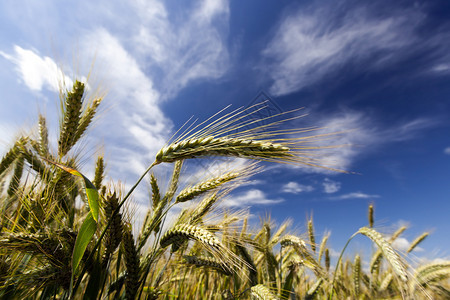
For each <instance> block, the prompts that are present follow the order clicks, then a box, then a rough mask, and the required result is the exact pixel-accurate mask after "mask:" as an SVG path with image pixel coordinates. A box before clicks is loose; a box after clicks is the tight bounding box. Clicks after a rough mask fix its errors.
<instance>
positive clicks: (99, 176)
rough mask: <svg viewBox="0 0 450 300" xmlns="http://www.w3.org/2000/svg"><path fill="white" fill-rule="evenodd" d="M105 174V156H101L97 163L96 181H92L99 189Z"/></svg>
mask: <svg viewBox="0 0 450 300" xmlns="http://www.w3.org/2000/svg"><path fill="white" fill-rule="evenodd" d="M104 176H105V161H104V159H103V156H99V157H98V158H97V162H96V164H95V175H94V181H93V182H92V183H93V184H94V186H95V188H96V189H97V190H101V188H102V181H103V177H104Z"/></svg>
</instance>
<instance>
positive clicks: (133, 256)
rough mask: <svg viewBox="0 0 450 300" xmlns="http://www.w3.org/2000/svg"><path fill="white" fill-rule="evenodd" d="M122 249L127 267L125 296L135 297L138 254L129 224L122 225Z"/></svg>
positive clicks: (137, 280) (137, 282) (137, 285)
mask: <svg viewBox="0 0 450 300" xmlns="http://www.w3.org/2000/svg"><path fill="white" fill-rule="evenodd" d="M122 251H123V253H124V258H125V266H126V269H127V274H126V279H125V298H126V299H135V296H136V293H137V290H138V288H139V270H140V266H139V255H138V252H137V249H136V245H135V244H134V238H133V234H132V233H131V226H130V225H128V226H124V232H123V237H122Z"/></svg>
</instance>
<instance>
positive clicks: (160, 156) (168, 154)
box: [154, 104, 344, 172]
mask: <svg viewBox="0 0 450 300" xmlns="http://www.w3.org/2000/svg"><path fill="white" fill-rule="evenodd" d="M263 108H264V104H257V105H254V106H252V107H250V108H246V109H242V108H241V109H237V110H235V111H234V112H232V113H227V114H224V115H222V116H220V114H216V115H215V116H214V117H215V118H216V119H215V120H212V119H213V117H211V118H210V119H208V120H207V121H205V122H203V123H200V124H198V125H197V126H195V127H193V125H194V124H191V125H190V126H188V128H187V129H186V130H185V131H184V132H182V133H181V134H180V135H179V136H178V137H176V138H173V139H171V141H170V142H169V143H168V144H167V145H166V146H165V147H163V148H162V149H160V150H159V151H158V153H157V154H156V158H155V162H154V164H159V163H163V162H165V163H171V162H175V161H177V160H182V159H192V158H202V157H211V156H231V157H242V158H248V159H255V160H260V161H270V162H278V163H288V164H294V165H303V166H313V167H321V168H325V169H329V170H336V171H341V172H344V171H342V170H338V169H333V168H332V166H326V165H325V161H324V160H321V159H320V156H319V153H318V152H317V150H320V149H329V148H336V147H341V146H343V145H333V146H329V145H327V146H323V145H322V146H321V145H320V142H322V141H323V140H325V139H328V138H329V137H332V136H333V135H336V134H339V133H342V132H335V133H327V134H318V135H310V136H305V133H308V132H311V131H314V130H319V129H321V128H303V129H278V130H277V129H274V128H276V127H279V126H280V125H281V124H283V123H285V122H287V121H290V120H292V119H296V118H300V117H302V116H303V115H295V116H294V117H291V118H288V117H287V115H288V114H290V113H291V114H295V113H296V112H297V111H298V110H294V111H289V112H286V113H281V114H278V115H275V116H271V117H263V118H260V117H257V116H255V114H257V113H258V111H260V110H261V109H263ZM279 117H284V119H282V120H278V121H276V119H277V118H279ZM267 121H268V122H269V123H268V124H266V125H262V126H261V125H258V124H261V122H262V123H265V122H267ZM207 122H209V123H207Z"/></svg>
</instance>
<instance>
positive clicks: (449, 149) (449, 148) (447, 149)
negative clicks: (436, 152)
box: [444, 147, 450, 155]
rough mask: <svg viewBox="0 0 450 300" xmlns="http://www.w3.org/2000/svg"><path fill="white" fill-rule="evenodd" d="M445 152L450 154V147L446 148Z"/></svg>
mask: <svg viewBox="0 0 450 300" xmlns="http://www.w3.org/2000/svg"><path fill="white" fill-rule="evenodd" d="M444 153H445V154H447V155H450V147H447V148H445V149H444Z"/></svg>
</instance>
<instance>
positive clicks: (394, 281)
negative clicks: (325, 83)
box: [0, 81, 450, 299]
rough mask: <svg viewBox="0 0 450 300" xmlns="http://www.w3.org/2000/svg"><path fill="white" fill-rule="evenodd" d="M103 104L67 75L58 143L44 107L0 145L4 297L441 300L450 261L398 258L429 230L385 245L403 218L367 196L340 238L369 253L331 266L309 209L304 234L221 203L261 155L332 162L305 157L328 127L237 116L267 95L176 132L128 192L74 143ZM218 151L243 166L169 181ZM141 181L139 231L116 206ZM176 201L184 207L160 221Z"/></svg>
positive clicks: (448, 291) (256, 168)
mask: <svg viewBox="0 0 450 300" xmlns="http://www.w3.org/2000/svg"><path fill="white" fill-rule="evenodd" d="M101 102H102V99H101V98H98V99H97V98H96V99H91V98H89V97H87V96H86V95H85V85H84V84H83V83H82V82H80V81H75V83H74V85H73V88H72V90H71V91H66V92H63V93H61V118H60V126H59V131H58V133H57V136H56V137H55V139H56V141H57V143H55V145H52V143H51V142H49V141H52V140H53V137H49V130H48V126H47V121H46V117H45V116H44V115H39V117H38V120H39V121H38V124H37V126H36V130H35V131H33V132H28V133H22V134H21V136H20V137H18V138H17V139H16V140H15V141H11V145H10V148H9V150H8V151H7V152H6V153H2V154H1V160H0V197H1V198H0V199H1V200H0V214H1V215H0V221H1V223H0V298H1V299H72V298H73V299H450V283H449V277H450V261H446V260H443V259H440V260H439V259H437V260H435V261H434V262H432V263H427V264H419V265H415V264H413V263H411V260H410V259H409V258H408V255H409V253H410V252H411V251H412V250H413V249H414V248H415V247H417V246H418V245H419V244H420V243H421V242H422V241H423V240H424V239H425V238H427V237H428V232H425V233H423V234H422V235H420V236H418V237H417V238H416V240H415V241H414V242H412V243H411V245H410V248H409V249H408V250H407V251H406V253H400V252H398V251H397V250H395V249H394V247H393V246H392V243H393V242H394V241H395V240H396V239H397V238H399V237H400V236H401V235H402V234H403V232H404V231H405V230H406V227H400V228H398V230H397V231H395V232H393V233H392V234H390V235H386V234H382V233H381V232H380V230H378V229H377V228H376V227H374V207H373V206H369V207H368V211H367V215H368V217H367V225H366V226H364V227H361V228H355V231H354V235H353V236H349V237H348V242H347V245H348V244H351V243H352V239H353V238H354V237H355V236H362V237H364V238H365V239H367V240H368V241H370V242H371V243H372V244H373V247H372V249H373V252H372V253H364V254H362V253H361V254H355V255H354V257H349V254H350V253H347V252H346V251H345V250H346V249H345V248H344V249H339V250H340V251H341V252H340V256H339V258H338V259H335V260H334V261H335V263H333V264H331V263H330V260H331V259H330V249H329V246H328V243H327V242H328V238H329V235H324V237H323V238H322V239H321V240H318V239H316V232H315V230H314V222H313V219H312V218H310V219H309V220H307V221H306V222H307V226H306V228H307V230H306V232H303V233H298V232H297V233H294V231H293V230H292V228H291V226H292V224H291V223H290V222H284V223H282V224H280V225H279V226H276V225H275V224H274V222H273V221H271V220H270V218H266V219H262V221H261V223H260V226H259V228H256V229H255V228H251V227H252V226H249V215H248V214H245V213H243V212H240V211H238V212H236V211H226V210H222V209H221V208H220V201H221V199H222V198H223V197H226V196H227V195H229V194H230V193H231V192H232V190H233V188H235V187H237V186H238V185H239V184H240V183H242V182H244V181H245V180H247V179H248V178H250V176H252V175H253V174H255V173H257V172H262V167H261V166H260V162H264V163H274V164H275V163H287V164H293V165H305V166H308V167H313V168H327V169H330V170H333V166H328V165H324V164H323V163H322V162H321V160H320V157H318V156H316V155H315V151H316V150H317V148H320V146H317V145H320V143H318V142H320V141H321V140H322V139H328V138H332V137H333V133H331V134H330V135H323V134H322V135H314V130H309V129H296V128H294V129H283V130H279V129H278V128H277V126H278V125H279V124H283V125H285V124H289V121H290V120H289V116H288V115H286V116H284V115H281V116H277V117H281V118H284V119H283V120H281V121H280V120H278V119H277V120H273V122H272V123H270V122H269V123H268V124H266V125H263V126H259V125H257V123H258V122H256V121H252V119H248V118H245V116H248V115H252V114H254V113H255V112H257V111H258V110H259V109H260V108H261V107H263V105H264V104H255V105H254V106H252V107H250V108H246V109H237V110H234V111H232V112H226V111H222V112H220V113H218V114H217V115H215V116H213V117H212V118H210V119H209V120H207V121H205V122H204V123H200V124H198V125H195V124H191V125H189V124H188V125H186V126H185V127H184V128H182V129H180V130H179V131H178V132H177V133H176V134H175V136H174V137H173V138H172V139H171V140H169V141H168V142H167V144H166V145H165V146H164V147H163V148H161V149H160V151H159V152H158V153H157V154H156V155H155V157H154V161H153V163H150V164H149V166H148V169H147V170H146V171H145V172H144V173H143V174H142V176H141V178H139V179H138V180H137V181H135V182H134V183H133V184H134V185H132V187H131V188H130V189H129V190H125V189H124V188H122V187H121V185H120V183H119V182H106V180H105V166H106V165H107V163H108V162H107V161H105V159H104V157H103V156H102V155H99V156H98V157H97V158H96V164H95V167H92V169H95V175H94V176H93V177H92V178H88V176H86V175H85V174H84V173H83V169H84V168H85V166H83V167H81V164H80V160H79V157H80V153H79V151H80V150H79V149H82V147H81V148H80V147H78V148H77V147H76V145H77V144H78V143H80V141H82V139H83V138H84V137H85V135H86V134H88V129H89V127H90V125H91V123H92V120H93V119H94V117H95V115H96V112H97V111H98V108H99V106H100V105H101ZM298 133H306V134H311V135H308V136H305V135H302V137H301V138H299V137H298V136H299V135H298ZM216 157H239V158H244V159H247V160H248V161H249V164H247V165H245V167H241V168H238V169H232V170H228V171H227V172H222V173H220V174H218V175H211V177H210V178H206V179H204V180H202V181H200V182H197V183H194V184H191V185H188V186H181V185H180V184H179V178H180V176H181V175H182V174H184V173H189V171H190V170H189V168H188V165H187V164H184V165H183V163H185V162H186V161H188V160H192V159H197V160H201V159H209V160H211V159H214V158H216ZM160 164H166V165H168V166H170V167H171V169H172V170H173V171H172V175H171V177H170V178H169V180H168V182H164V181H163V180H162V179H160V178H158V177H157V176H155V174H154V173H153V168H154V167H155V166H156V165H160ZM333 171H335V172H342V171H340V170H333ZM145 183H146V184H147V185H148V186H149V190H150V191H151V193H150V195H149V201H150V206H149V208H148V212H147V213H146V217H145V220H144V222H143V224H142V227H141V228H133V226H134V224H135V223H134V222H133V215H132V214H130V213H127V207H128V206H129V202H130V198H131V197H132V196H133V192H134V191H135V188H136V187H137V186H138V185H140V184H145ZM163 187H164V188H163ZM166 187H167V188H166ZM180 203H183V205H186V206H183V207H187V208H185V209H183V210H181V213H179V215H178V216H176V217H175V218H173V217H170V218H169V215H170V216H172V214H171V213H172V212H173V208H174V207H175V206H177V205H180ZM188 204H191V205H190V206H189V205H188ZM362 213H366V212H362ZM399 217H401V216H399ZM303 221H304V220H295V222H296V223H300V222H303ZM136 233H138V234H136ZM428 238H430V237H428ZM346 247H347V246H346ZM363 258H365V259H366V260H367V261H364V259H363Z"/></svg>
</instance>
